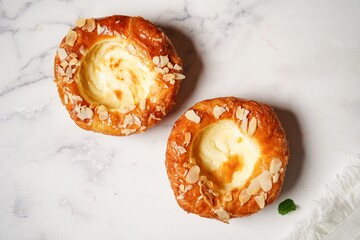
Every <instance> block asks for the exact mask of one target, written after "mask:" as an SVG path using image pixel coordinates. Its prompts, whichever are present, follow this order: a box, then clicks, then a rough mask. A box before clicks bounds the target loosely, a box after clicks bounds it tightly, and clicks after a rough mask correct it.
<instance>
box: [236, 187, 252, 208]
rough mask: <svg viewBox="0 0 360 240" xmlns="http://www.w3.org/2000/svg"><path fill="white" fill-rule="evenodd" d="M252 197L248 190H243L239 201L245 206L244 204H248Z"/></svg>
mask: <svg viewBox="0 0 360 240" xmlns="http://www.w3.org/2000/svg"><path fill="white" fill-rule="evenodd" d="M250 197H251V195H249V194H248V193H247V190H246V189H243V190H242V191H241V193H240V194H239V201H240V203H241V205H243V204H244V203H246V202H247V201H249V199H250Z"/></svg>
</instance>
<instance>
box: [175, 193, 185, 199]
mask: <svg viewBox="0 0 360 240" xmlns="http://www.w3.org/2000/svg"><path fill="white" fill-rule="evenodd" d="M176 199H177V200H181V199H184V195H183V194H180V195H179V196H177V197H176Z"/></svg>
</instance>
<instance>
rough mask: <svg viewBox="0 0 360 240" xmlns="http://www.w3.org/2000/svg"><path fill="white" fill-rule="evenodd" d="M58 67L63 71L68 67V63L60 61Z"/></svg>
mask: <svg viewBox="0 0 360 240" xmlns="http://www.w3.org/2000/svg"><path fill="white" fill-rule="evenodd" d="M60 66H61V67H62V68H63V69H65V68H66V67H67V66H69V63H68V61H66V60H63V61H61V63H60Z"/></svg>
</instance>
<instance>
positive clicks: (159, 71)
mask: <svg viewBox="0 0 360 240" xmlns="http://www.w3.org/2000/svg"><path fill="white" fill-rule="evenodd" d="M155 72H157V73H161V74H163V75H164V74H165V71H164V70H163V69H162V68H158V67H156V68H155Z"/></svg>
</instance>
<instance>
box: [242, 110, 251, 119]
mask: <svg viewBox="0 0 360 240" xmlns="http://www.w3.org/2000/svg"><path fill="white" fill-rule="evenodd" d="M249 113H250V111H249V110H247V109H245V108H244V111H243V115H242V116H241V119H240V120H245V119H247V115H248V114H249Z"/></svg>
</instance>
